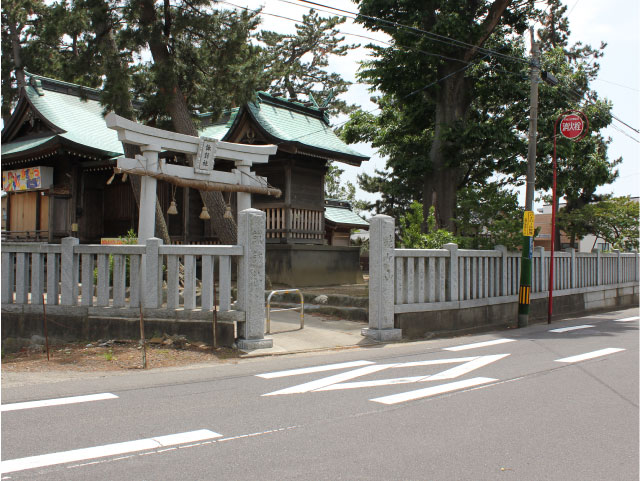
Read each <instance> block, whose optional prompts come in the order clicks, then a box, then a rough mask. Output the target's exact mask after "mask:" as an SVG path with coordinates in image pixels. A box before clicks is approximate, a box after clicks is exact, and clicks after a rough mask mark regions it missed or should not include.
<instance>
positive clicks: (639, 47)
mask: <svg viewBox="0 0 640 481" xmlns="http://www.w3.org/2000/svg"><path fill="white" fill-rule="evenodd" d="M230 2H231V3H233V4H235V5H238V6H242V7H249V8H257V7H258V6H263V12H264V15H263V22H262V28H264V29H267V30H275V31H278V32H281V33H289V32H294V31H295V23H294V22H292V21H290V20H286V19H283V18H278V17H274V16H272V15H268V14H274V15H280V16H284V17H289V18H295V19H298V20H300V19H302V15H303V14H304V13H307V12H308V10H309V5H305V4H304V3H303V2H300V1H299V0H230ZM221 3H222V6H223V7H226V8H230V7H231V4H225V2H221ZM317 3H321V4H323V5H328V6H333V7H337V8H342V9H345V10H349V11H356V6H355V4H353V3H352V2H347V1H344V0H342V1H341V0H318V1H317ZM564 3H565V5H567V7H568V12H569V23H570V30H571V37H570V42H571V43H575V42H578V41H580V42H582V43H584V44H590V45H592V46H594V47H597V46H599V45H600V42H601V41H603V42H606V43H607V48H606V49H605V55H604V57H603V58H602V59H600V65H601V68H600V73H599V75H598V79H597V80H595V81H594V82H592V84H591V88H592V89H594V90H596V91H597V92H598V95H599V97H601V98H603V97H604V98H607V99H609V100H611V101H612V102H613V114H614V115H615V116H616V117H617V118H618V119H620V120H621V121H623V122H625V123H627V124H629V125H630V126H631V127H633V128H634V129H637V130H640V68H639V64H640V33H639V30H640V28H639V26H640V2H639V1H638V0H609V1H606V2H603V1H602V0H566V1H565V2H564ZM320 13H321V14H322V15H323V16H326V15H328V14H327V13H325V12H320ZM340 30H341V31H342V32H343V33H345V34H355V35H365V36H370V37H375V38H378V39H384V36H383V35H382V34H376V33H373V32H370V31H368V30H365V29H363V28H362V27H361V26H359V25H357V24H354V23H353V21H351V20H347V22H346V23H344V24H343V25H342V26H341V27H340ZM345 41H346V42H349V43H360V44H362V45H366V44H367V43H369V41H368V40H366V39H362V38H357V37H354V36H351V35H346V39H345ZM368 55H369V50H367V49H366V48H364V47H361V48H359V49H357V50H354V51H352V52H350V54H349V55H348V56H346V57H341V58H334V59H332V60H331V61H330V64H329V69H330V70H333V71H335V72H338V73H340V74H341V75H342V76H343V78H345V79H346V80H349V81H352V82H356V81H357V79H356V73H357V71H358V67H359V65H360V62H361V61H363V60H366V59H367V57H368ZM370 96H371V93H369V92H368V90H367V86H365V85H359V84H356V85H352V86H351V88H350V90H349V92H348V93H347V94H344V95H343V98H345V99H346V100H348V101H349V102H351V103H356V104H359V105H361V106H362V108H363V109H364V110H367V111H369V110H373V109H375V108H376V106H375V105H374V104H372V103H371V102H370V101H369V97H370ZM344 120H346V118H338V119H334V120H333V124H334V125H337V124H339V123H340V122H342V121H344ZM604 135H605V136H608V137H611V139H612V142H611V144H610V145H609V151H608V152H609V158H610V159H615V158H618V157H622V158H623V162H622V164H620V166H619V167H618V169H619V178H618V179H617V180H616V181H615V182H614V183H613V184H610V185H607V186H603V187H601V188H600V189H599V190H598V193H601V194H603V193H612V194H614V195H616V196H621V195H631V196H638V195H640V160H639V159H640V133H638V132H635V131H634V130H632V129H630V128H628V127H626V126H624V125H623V124H622V123H620V122H618V121H614V123H613V126H610V127H609V128H607V129H606V130H605V131H604ZM354 147H355V148H356V149H357V150H358V151H360V152H361V153H363V154H366V155H371V160H369V161H368V162H364V163H363V166H362V167H360V168H357V167H352V166H348V165H342V164H341V165H340V168H342V169H344V170H345V173H344V174H343V176H342V180H343V181H345V180H349V181H351V182H353V183H354V184H355V185H356V188H357V181H356V176H357V174H358V173H361V172H367V173H373V171H374V169H384V167H385V161H384V159H382V158H380V157H379V156H378V155H376V152H375V150H374V149H372V148H371V147H370V146H369V145H366V144H357V145H355V146H354ZM536 196H539V192H537V193H536ZM357 197H358V198H362V199H365V200H372V199H374V198H375V197H376V196H375V195H372V194H368V193H366V192H364V191H362V190H360V189H359V188H357ZM519 198H520V203H521V204H522V205H524V188H521V189H519ZM538 207H541V205H540V202H536V205H535V207H534V208H538Z"/></svg>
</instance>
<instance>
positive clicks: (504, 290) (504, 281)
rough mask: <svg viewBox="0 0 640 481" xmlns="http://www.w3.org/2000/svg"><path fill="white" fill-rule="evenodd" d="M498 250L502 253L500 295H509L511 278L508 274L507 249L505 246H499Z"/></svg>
mask: <svg viewBox="0 0 640 481" xmlns="http://www.w3.org/2000/svg"><path fill="white" fill-rule="evenodd" d="M496 250H497V251H498V252H500V294H499V295H501V296H508V295H509V288H508V283H509V278H508V273H507V255H508V252H507V248H506V247H505V246H501V245H497V246H496Z"/></svg>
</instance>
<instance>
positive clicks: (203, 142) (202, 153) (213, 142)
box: [193, 137, 218, 174]
mask: <svg viewBox="0 0 640 481" xmlns="http://www.w3.org/2000/svg"><path fill="white" fill-rule="evenodd" d="M217 149H218V139H213V138H210V137H200V145H199V146H198V154H197V155H196V160H195V162H194V163H193V168H194V170H195V171H196V172H198V173H203V174H208V173H209V172H211V171H212V170H213V166H214V164H215V162H214V158H215V156H216V150H217Z"/></svg>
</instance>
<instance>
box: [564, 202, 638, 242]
mask: <svg viewBox="0 0 640 481" xmlns="http://www.w3.org/2000/svg"><path fill="white" fill-rule="evenodd" d="M638 208H639V206H638V202H637V201H636V200H632V199H631V198H630V197H613V198H607V199H604V200H601V201H600V202H596V203H592V204H588V205H585V206H583V207H581V208H578V209H573V210H568V209H566V208H564V209H561V210H560V211H559V212H558V219H557V224H558V226H559V227H560V229H562V230H563V231H564V232H566V233H567V234H569V235H570V236H572V237H575V238H578V239H582V238H584V237H585V236H587V235H589V234H592V235H595V236H597V237H598V238H600V239H603V240H604V241H605V242H607V243H608V244H610V245H611V246H612V247H613V248H614V249H620V250H627V251H628V250H633V249H635V250H637V249H638V245H639V241H638V227H639V225H640V214H639V213H638Z"/></svg>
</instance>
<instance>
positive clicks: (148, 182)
mask: <svg viewBox="0 0 640 481" xmlns="http://www.w3.org/2000/svg"><path fill="white" fill-rule="evenodd" d="M140 150H141V151H142V156H138V155H137V156H136V159H138V160H140V161H141V162H143V163H144V168H145V169H148V170H150V171H155V170H156V169H157V166H158V153H159V152H161V151H162V149H161V148H160V146H158V145H143V146H141V147H140ZM157 183H158V182H157V181H156V179H155V178H154V177H151V176H148V175H143V176H141V178H140V215H139V217H138V244H140V245H142V244H146V240H147V239H149V238H151V237H153V236H154V235H155V229H156V185H157Z"/></svg>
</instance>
